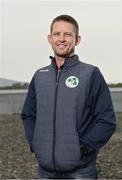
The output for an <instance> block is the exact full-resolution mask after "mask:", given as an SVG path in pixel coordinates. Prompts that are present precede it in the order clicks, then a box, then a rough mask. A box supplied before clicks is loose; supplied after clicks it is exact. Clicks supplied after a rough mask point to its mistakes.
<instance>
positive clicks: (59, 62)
mask: <svg viewBox="0 0 122 180" xmlns="http://www.w3.org/2000/svg"><path fill="white" fill-rule="evenodd" d="M72 55H73V53H72V54H71V55H70V56H72ZM55 60H56V65H57V67H58V69H60V67H61V66H62V65H63V64H64V61H65V58H64V57H60V56H56V55H55Z"/></svg>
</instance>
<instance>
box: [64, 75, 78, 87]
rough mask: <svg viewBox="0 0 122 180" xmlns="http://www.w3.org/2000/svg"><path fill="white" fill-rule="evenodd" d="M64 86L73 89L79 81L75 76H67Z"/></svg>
mask: <svg viewBox="0 0 122 180" xmlns="http://www.w3.org/2000/svg"><path fill="white" fill-rule="evenodd" d="M65 84H66V86H67V87H69V88H75V87H76V86H78V84H79V79H78V78H77V77H76V76H69V77H68V78H67V79H66V81H65Z"/></svg>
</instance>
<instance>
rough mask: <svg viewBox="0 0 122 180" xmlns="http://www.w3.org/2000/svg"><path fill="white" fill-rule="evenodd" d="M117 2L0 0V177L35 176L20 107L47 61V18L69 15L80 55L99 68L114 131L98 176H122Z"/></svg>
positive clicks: (121, 56)
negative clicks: (113, 116) (74, 24)
mask: <svg viewBox="0 0 122 180" xmlns="http://www.w3.org/2000/svg"><path fill="white" fill-rule="evenodd" d="M121 10H122V3H121V1H119V0H116V1H114V0H97V1H95V0H87V1H83V0H66V1H63V0H59V1H53V0H49V1H47V0H45V1H41V0H36V1H34V0H1V1H0V12H1V13H0V22H1V23H0V42H1V43H0V54H1V55H0V179H7V178H22V179H23V178H26V179H28V178H29V179H31V178H37V175H36V168H37V162H36V159H35V156H34V154H31V152H30V150H29V146H28V142H27V140H26V138H25V134H24V129H23V125H22V121H21V118H20V112H21V110H22V106H23V102H24V99H25V96H26V94H27V91H28V86H29V82H30V80H31V78H32V76H33V74H34V72H35V71H36V70H37V69H39V68H41V67H43V66H46V65H48V64H50V59H49V56H50V55H53V51H52V50H51V48H50V46H49V44H48V42H47V35H48V34H49V33H50V23H51V21H52V19H53V18H55V17H56V16H58V15H60V14H69V15H71V16H73V17H74V18H75V19H76V20H77V21H78V23H79V27H80V35H81V38H82V40H81V44H80V45H79V46H78V47H76V53H77V54H78V55H79V57H80V60H81V61H83V62H86V63H90V64H93V65H96V66H98V67H99V69H100V70H101V72H102V74H103V76H104V78H105V80H106V82H107V84H108V86H109V88H110V92H111V96H112V100H113V105H114V109H115V113H116V118H117V130H116V132H115V134H114V135H113V136H112V138H111V139H110V141H109V142H108V143H107V145H106V146H105V147H104V148H102V149H101V151H100V154H99V156H98V162H97V165H98V172H99V178H101V179H121V177H122V169H121V166H122V157H121V149H122V54H121V52H122V51H121V50H122V49H121V48H122V47H121V41H122V36H121V30H122V22H121V18H122V12H121Z"/></svg>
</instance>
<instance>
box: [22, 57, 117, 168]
mask: <svg viewBox="0 0 122 180" xmlns="http://www.w3.org/2000/svg"><path fill="white" fill-rule="evenodd" d="M51 60H52V62H51V65H49V66H47V67H44V68H42V69H39V70H38V71H36V73H35V74H34V76H33V78H32V81H31V83H30V86H29V91H28V93H27V97H26V99H25V103H24V106H23V110H22V114H21V116H22V120H23V123H24V127H25V133H26V135H27V139H28V141H29V145H30V148H31V150H32V152H34V153H35V155H36V157H37V160H38V162H39V164H40V166H41V167H43V168H45V169H47V170H55V171H69V170H72V169H75V168H78V167H82V166H85V165H87V163H88V162H89V161H91V160H93V159H94V158H96V156H97V153H98V151H99V149H100V148H101V147H102V146H103V145H104V144H105V143H106V142H107V141H108V139H109V138H110V137H111V135H112V134H113V132H114V130H115V127H116V126H115V113H114V110H113V105H112V101H111V95H110V92H109V89H108V86H107V84H106V82H105V80H104V78H103V76H102V74H101V72H100V70H99V69H98V68H97V67H96V66H93V65H89V64H86V63H83V62H80V61H79V58H78V56H77V55H74V56H72V57H69V58H66V59H65V63H64V65H63V66H62V67H61V69H60V71H58V70H57V67H56V64H55V59H54V58H53V57H51ZM81 144H82V145H84V146H85V147H86V148H87V150H88V153H87V154H85V155H82V154H81V151H80V150H81V149H80V147H81Z"/></svg>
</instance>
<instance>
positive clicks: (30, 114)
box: [21, 77, 36, 152]
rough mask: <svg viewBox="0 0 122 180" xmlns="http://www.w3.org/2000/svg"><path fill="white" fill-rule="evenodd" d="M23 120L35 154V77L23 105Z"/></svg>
mask: <svg viewBox="0 0 122 180" xmlns="http://www.w3.org/2000/svg"><path fill="white" fill-rule="evenodd" d="M21 118H22V121H23V125H24V129H25V134H26V137H27V140H28V142H29V145H30V150H31V152H33V148H32V139H33V133H34V128H35V122H36V92H35V86H34V77H33V78H32V80H31V83H30V85H29V89H28V93H27V96H26V98H25V102H24V105H23V109H22V113H21Z"/></svg>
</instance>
